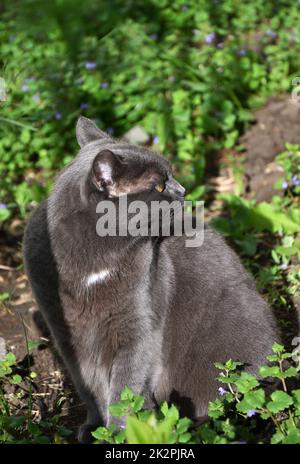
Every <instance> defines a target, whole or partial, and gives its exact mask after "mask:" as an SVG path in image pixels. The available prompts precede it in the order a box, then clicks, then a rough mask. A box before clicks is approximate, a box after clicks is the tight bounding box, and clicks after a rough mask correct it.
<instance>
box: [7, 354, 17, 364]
mask: <svg viewBox="0 0 300 464" xmlns="http://www.w3.org/2000/svg"><path fill="white" fill-rule="evenodd" d="M4 361H6V362H7V363H8V365H9V366H12V365H13V364H15V363H16V356H15V355H14V354H13V353H7V355H6V356H5V358H4Z"/></svg>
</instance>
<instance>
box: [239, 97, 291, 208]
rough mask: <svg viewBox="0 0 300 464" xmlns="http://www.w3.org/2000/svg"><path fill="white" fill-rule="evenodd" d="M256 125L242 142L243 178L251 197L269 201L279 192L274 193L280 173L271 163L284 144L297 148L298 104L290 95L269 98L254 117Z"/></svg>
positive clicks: (276, 166) (280, 170) (279, 169)
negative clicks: (294, 145) (291, 144)
mask: <svg viewBox="0 0 300 464" xmlns="http://www.w3.org/2000/svg"><path fill="white" fill-rule="evenodd" d="M254 117H255V124H254V125H253V126H252V127H251V128H250V129H249V130H248V131H247V132H246V133H245V134H244V136H243V137H242V138H241V140H240V141H241V143H242V144H243V145H244V146H245V175H246V179H247V184H248V185H247V188H248V191H249V194H250V196H252V197H254V198H256V199H257V200H258V201H270V200H271V198H272V196H273V195H274V194H275V193H276V194H277V195H278V190H276V191H275V190H274V189H273V185H274V183H275V182H276V180H277V179H279V178H282V169H281V167H280V166H278V165H276V164H275V163H274V158H275V156H276V155H277V154H278V153H280V152H282V151H283V150H284V148H285V144H286V143H294V144H300V130H299V124H300V103H295V102H294V101H293V100H291V98H290V96H289V95H281V96H279V97H273V98H270V99H269V101H268V103H267V104H266V105H265V106H264V107H263V108H262V109H260V110H258V111H256V112H255V113H254Z"/></svg>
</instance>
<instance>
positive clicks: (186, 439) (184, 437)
mask: <svg viewBox="0 0 300 464" xmlns="http://www.w3.org/2000/svg"><path fill="white" fill-rule="evenodd" d="M191 438H192V434H191V433H189V432H186V433H183V434H182V435H180V437H179V439H178V441H179V443H188V442H189V441H190V439H191Z"/></svg>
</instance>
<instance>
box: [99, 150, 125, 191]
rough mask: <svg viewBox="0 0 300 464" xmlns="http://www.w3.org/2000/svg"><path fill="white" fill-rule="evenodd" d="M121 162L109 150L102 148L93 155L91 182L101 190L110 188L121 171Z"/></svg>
mask: <svg viewBox="0 0 300 464" xmlns="http://www.w3.org/2000/svg"><path fill="white" fill-rule="evenodd" d="M123 167H124V166H123V164H122V162H121V161H120V160H119V158H118V156H117V155H115V154H114V153H113V152H112V151H110V150H102V151H101V152H100V153H98V155H97V156H96V157H95V159H94V161H93V167H92V176H93V182H94V184H95V185H96V186H97V188H98V189H99V190H101V191H104V190H108V192H109V191H110V190H111V188H112V187H113V185H114V184H115V183H116V180H117V178H118V177H119V176H120V175H121V173H122V168H123Z"/></svg>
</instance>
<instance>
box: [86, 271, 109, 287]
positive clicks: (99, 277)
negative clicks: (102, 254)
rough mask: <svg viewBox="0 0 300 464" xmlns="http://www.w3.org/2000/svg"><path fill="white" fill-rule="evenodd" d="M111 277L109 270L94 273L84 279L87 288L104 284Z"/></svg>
mask: <svg viewBox="0 0 300 464" xmlns="http://www.w3.org/2000/svg"><path fill="white" fill-rule="evenodd" d="M110 275H111V272H110V271H109V270H108V269H103V270H102V271H99V272H92V273H91V274H89V275H88V276H87V277H86V278H85V279H84V283H85V285H86V286H87V287H90V286H91V285H94V284H99V283H101V282H104V281H105V280H107V279H108V278H109V277H110Z"/></svg>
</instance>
